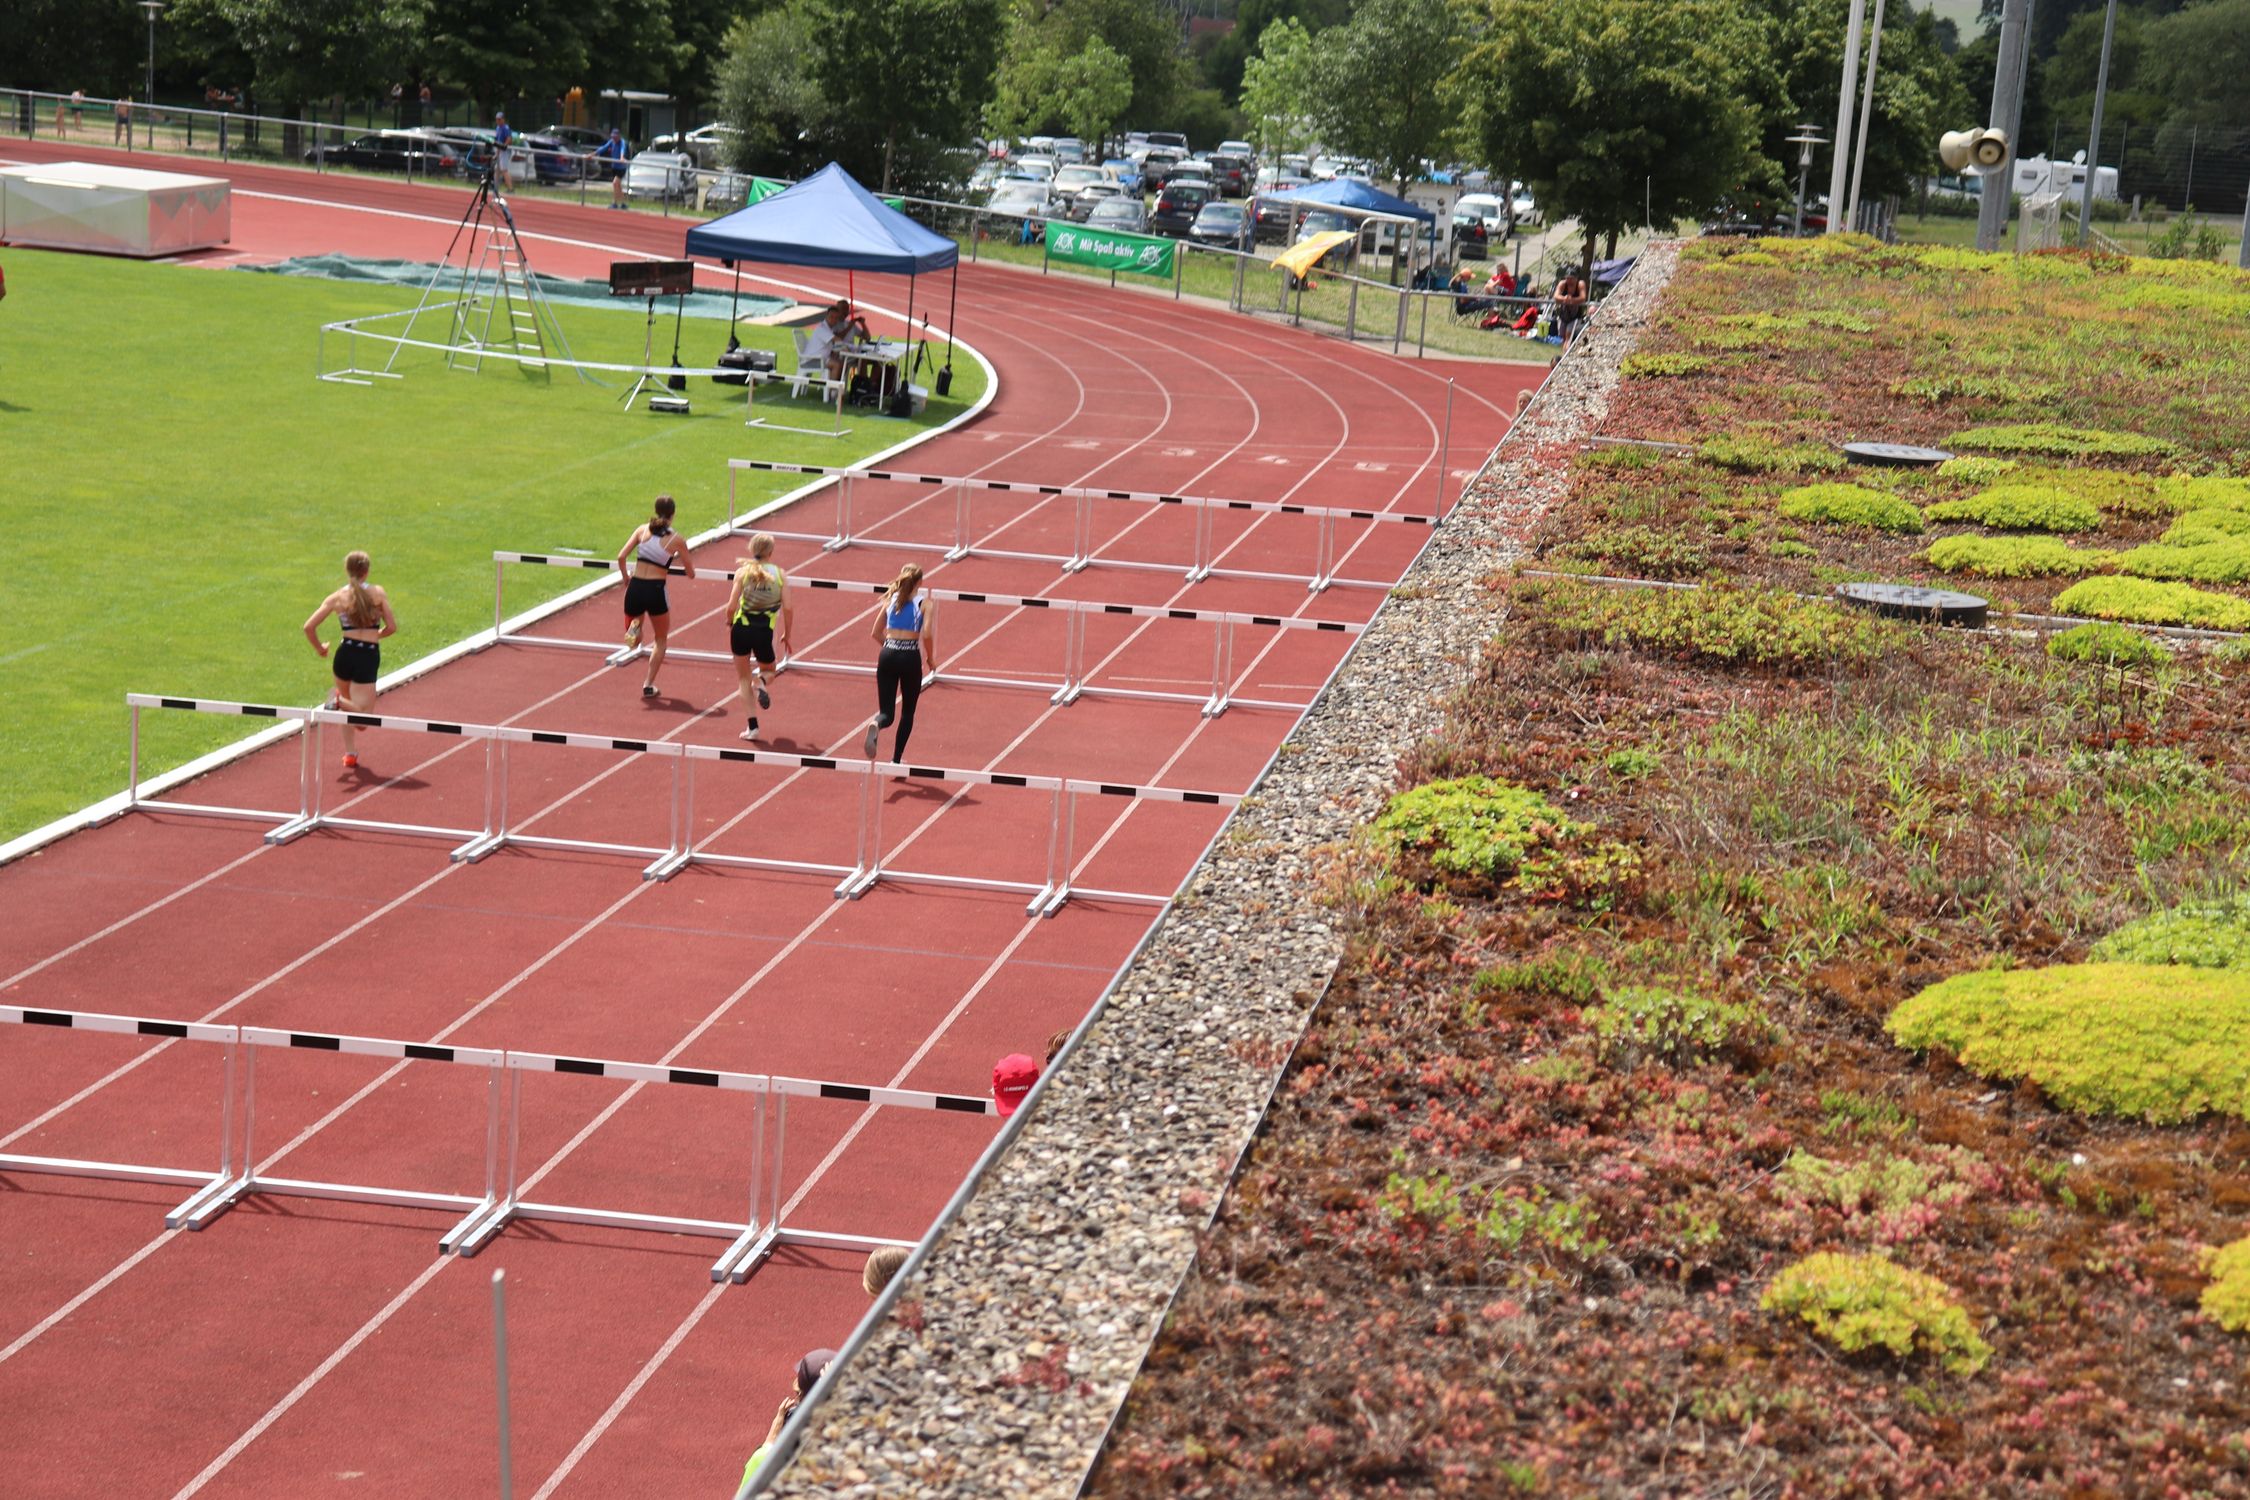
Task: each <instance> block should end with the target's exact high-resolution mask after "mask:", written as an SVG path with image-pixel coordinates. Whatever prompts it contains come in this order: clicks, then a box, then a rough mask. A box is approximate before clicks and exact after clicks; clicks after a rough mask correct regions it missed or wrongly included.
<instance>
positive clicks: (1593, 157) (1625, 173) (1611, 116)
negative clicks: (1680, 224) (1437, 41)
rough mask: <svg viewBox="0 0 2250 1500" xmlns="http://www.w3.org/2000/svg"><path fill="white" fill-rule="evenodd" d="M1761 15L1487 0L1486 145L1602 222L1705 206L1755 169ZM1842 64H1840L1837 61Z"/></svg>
mask: <svg viewBox="0 0 2250 1500" xmlns="http://www.w3.org/2000/svg"><path fill="white" fill-rule="evenodd" d="M1766 45H1767V37H1766V35H1765V28H1764V27H1763V26H1761V25H1760V24H1759V23H1758V21H1757V20H1755V19H1754V18H1753V17H1752V16H1751V15H1750V14H1749V13H1748V12H1747V11H1746V10H1745V9H1744V8H1743V6H1742V5H1741V4H1740V3H1738V0H1492V11H1491V25H1490V27H1489V29H1488V31H1487V34H1486V36H1485V38H1484V40H1483V41H1482V42H1481V43H1480V44H1479V45H1478V46H1477V47H1476V48H1475V50H1474V51H1473V52H1472V53H1471V55H1470V59H1469V62H1468V64H1467V66H1466V77H1467V80H1468V81H1469V82H1470V83H1471V84H1472V85H1473V87H1475V88H1476V89H1478V90H1481V91H1482V92H1483V94H1484V108H1483V109H1482V110H1480V112H1479V115H1478V122H1477V123H1478V126H1479V130H1480V134H1481V136H1482V144H1483V146H1484V150H1485V156H1486V159H1487V160H1489V161H1494V162H1506V163H1508V164H1509V170H1511V171H1512V172H1514V173H1516V174H1517V175H1519V176H1521V177H1522V178H1523V179H1524V180H1525V181H1527V182H1529V183H1530V184H1531V186H1532V189H1533V191H1535V192H1536V193H1537V194H1538V195H1539V197H1540V198H1541V199H1542V200H1543V201H1544V203H1545V205H1546V208H1547V212H1548V213H1549V214H1550V215H1558V214H1568V215H1571V216H1574V217H1575V218H1577V220H1578V221H1579V223H1580V224H1581V225H1582V226H1583V227H1584V228H1585V230H1586V251H1585V263H1586V264H1587V265H1588V266H1590V265H1591V263H1592V261H1593V256H1594V242H1595V239H1596V237H1597V236H1599V235H1614V234H1617V233H1619V232H1621V231H1623V230H1627V229H1630V228H1632V227H1633V226H1635V225H1638V224H1644V223H1651V222H1653V223H1655V224H1670V223H1673V222H1674V221H1676V220H1678V219H1680V218H1683V217H1687V216H1691V215H1693V216H1701V215H1703V214H1705V213H1708V212H1710V210H1711V209H1712V207H1713V206H1714V205H1716V204H1717V203H1719V202H1720V201H1722V200H1723V199H1724V198H1725V196H1726V194H1727V192H1728V191H1729V190H1730V189H1731V188H1733V187H1734V186H1735V185H1736V184H1738V183H1739V182H1741V181H1742V180H1743V178H1744V177H1745V176H1746V175H1748V174H1749V173H1750V172H1751V170H1752V169H1753V164H1754V157H1755V155H1756V142H1757V133H1758V123H1759V122H1758V115H1757V112H1756V110H1755V109H1754V108H1753V107H1752V104H1751V102H1750V101H1751V100H1752V99H1753V98H1754V97H1757V96H1759V95H1760V94H1768V95H1770V93H1771V85H1770V84H1769V83H1767V82H1766V81H1764V80H1763V79H1762V77H1761V72H1762V70H1763V69H1764V68H1765V64H1764V63H1763V61H1762V59H1763V57H1764V49H1765V47H1766ZM1839 66H1840V65H1839Z"/></svg>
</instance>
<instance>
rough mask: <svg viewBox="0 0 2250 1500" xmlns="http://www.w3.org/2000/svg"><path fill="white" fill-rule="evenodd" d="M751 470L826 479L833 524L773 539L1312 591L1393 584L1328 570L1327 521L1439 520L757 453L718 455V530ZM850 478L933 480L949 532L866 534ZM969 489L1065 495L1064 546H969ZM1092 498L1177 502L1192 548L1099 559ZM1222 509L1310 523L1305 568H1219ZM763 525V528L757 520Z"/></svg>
mask: <svg viewBox="0 0 2250 1500" xmlns="http://www.w3.org/2000/svg"><path fill="white" fill-rule="evenodd" d="M744 471H751V472H757V473H766V474H807V475H812V476H815V477H825V478H829V479H833V480H835V481H836V484H835V486H834V489H835V491H836V523H835V530H834V531H832V532H829V533H827V534H825V535H823V534H821V533H818V532H802V531H775V532H774V533H773V534H774V535H775V536H777V537H787V538H789V539H790V540H792V541H801V542H817V543H819V544H820V547H821V548H822V550H823V551H828V552H837V551H841V550H842V549H844V548H846V547H854V546H859V547H888V548H894V549H900V550H904V551H909V552H928V551H933V550H935V551H939V552H941V553H942V555H943V556H944V558H945V560H946V561H948V562H954V561H957V560H959V559H961V558H964V557H995V558H1004V559H1008V560H1010V561H1016V562H1046V563H1056V564H1059V565H1060V566H1061V567H1062V569H1063V571H1064V572H1066V573H1076V572H1081V571H1083V570H1084V569H1086V568H1090V567H1102V568H1138V569H1143V570H1146V571H1150V572H1158V573H1180V574H1181V576H1182V577H1184V578H1185V579H1186V580H1187V581H1188V582H1189V583H1199V582H1201V581H1202V580H1204V579H1206V578H1248V579H1258V580H1262V581H1265V582H1271V583H1298V584H1303V585H1304V586H1305V587H1306V589H1307V590H1308V591H1309V592H1312V593H1316V594H1317V593H1320V592H1322V591H1323V590H1325V589H1330V588H1357V589H1381V590H1383V591H1385V592H1388V591H1389V590H1390V589H1392V588H1393V587H1395V586H1396V581H1395V580H1390V579H1378V578H1346V577H1341V576H1339V575H1338V574H1337V572H1336V568H1337V566H1338V559H1337V556H1336V526H1337V523H1338V522H1341V521H1356V522H1362V523H1366V524H1370V525H1394V526H1420V527H1432V528H1434V527H1435V526H1437V525H1438V524H1439V522H1440V521H1441V520H1442V519H1443V518H1442V517H1440V516H1435V515H1417V514H1413V513H1411V512H1407V511H1392V510H1370V509H1364V508H1357V507H1343V506H1332V505H1300V504H1295V503H1291V502H1288V501H1281V500H1226V499H1220V498H1216V497H1212V496H1201V495H1170V494H1163V493H1160V492H1156V491H1143V490H1112V489H1099V488H1088V487H1080V486H1075V485H1062V484H1033V483H1028V482H1025V481H1022V480H1008V479H972V478H969V477H967V476H965V475H946V474H913V473H907V472H904V471H902V470H897V469H869V468H861V467H857V466H850V465H822V464H789V463H777V462H773V461H770V460H766V459H755V458H730V459H728V460H727V528H728V530H730V531H740V530H741V529H742V528H741V527H739V526H738V525H736V523H735V519H734V518H735V514H736V509H737V507H736V499H735V485H736V475H738V474H740V473H742V472H744ZM859 479H869V480H880V481H884V482H887V483H893V484H913V485H922V486H925V487H933V488H950V489H952V490H953V491H954V492H955V493H954V508H953V540H952V542H951V543H950V544H948V545H945V546H942V547H940V546H938V545H937V544H934V543H923V542H910V541H898V540H893V539H891V538H888V537H871V536H866V535H863V534H861V533H858V532H856V531H855V530H854V529H853V526H854V522H853V515H852V484H853V481H855V480H859ZM972 493H1002V494H1017V495H1030V496H1034V497H1036V498H1038V499H1041V500H1069V501H1072V502H1074V508H1073V512H1072V519H1071V550H1070V551H1069V553H1067V554H1063V553H1053V552H1019V551H1014V550H1011V549H1007V548H1000V547H986V546H982V545H979V544H978V543H977V542H975V541H974V540H972V538H971V537H970V534H969V533H970V525H969V496H970V495H971V494H972ZM1096 501H1126V502H1133V503H1139V504H1144V505H1172V506H1179V507H1182V508H1184V509H1187V510H1189V511H1191V512H1193V513H1194V516H1195V531H1194V556H1193V558H1192V559H1191V560H1190V561H1189V562H1188V564H1187V565H1186V568H1185V570H1184V571H1183V570H1182V568H1181V567H1180V565H1178V564H1175V563H1159V562H1145V561H1141V560H1138V559H1131V558H1109V557H1102V556H1099V555H1098V550H1099V549H1098V548H1097V547H1096V546H1095V543H1094V521H1093V507H1094V503H1095V502H1096ZM1222 511H1234V512H1237V513H1243V514H1254V515H1283V516H1306V517H1310V518H1311V519H1313V520H1314V521H1315V522H1317V523H1318V525H1317V529H1316V530H1315V532H1314V538H1313V571H1312V572H1310V573H1273V572H1267V571H1264V570H1261V569H1255V568H1229V567H1222V566H1220V565H1219V563H1218V559H1217V555H1216V547H1217V538H1216V527H1215V525H1214V523H1213V517H1214V516H1216V515H1217V514H1218V513H1220V512H1222ZM765 529H769V530H770V529H771V528H765Z"/></svg>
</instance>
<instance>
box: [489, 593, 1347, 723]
mask: <svg viewBox="0 0 2250 1500" xmlns="http://www.w3.org/2000/svg"><path fill="white" fill-rule="evenodd" d="M492 564H493V567H492V573H493V580H492V638H493V640H494V641H495V642H498V641H509V642H512V643H514V644H516V645H523V646H553V647H558V648H561V649H563V650H569V651H598V652H601V653H603V654H604V657H605V659H606V660H608V661H609V663H610V664H611V665H613V666H618V665H623V664H625V663H626V662H629V661H632V660H633V659H635V658H636V657H637V656H639V655H640V654H641V653H642V652H644V651H646V650H647V647H646V646H643V647H640V648H638V649H631V648H619V647H616V646H612V645H610V644H608V643H607V642H605V641H589V640H581V639H576V638H572V637H566V636H537V635H511V634H508V633H506V628H505V624H504V622H505V619H506V606H505V604H504V602H503V600H504V597H505V593H506V587H507V583H506V579H507V570H508V569H509V568H510V567H511V566H527V567H542V568H584V569H591V570H595V571H600V570H603V569H606V568H610V567H614V566H615V564H613V563H607V562H602V561H599V560H597V559H594V558H588V557H570V556H560V555H556V554H553V553H545V552H495V553H493V554H492ZM670 571H671V572H672V573H673V574H674V575H675V576H677V575H678V574H680V572H681V571H682V570H681V569H679V568H673V569H671V570H670ZM712 576H714V577H725V578H729V579H731V578H732V577H733V576H734V575H733V574H732V573H720V572H716V571H714V573H713V575H712ZM789 586H790V587H791V588H801V589H814V590H823V591H833V592H837V593H846V594H850V593H864V594H867V595H868V596H870V597H874V596H877V595H880V594H882V593H883V592H884V590H885V588H887V587H888V585H885V584H880V583H855V582H848V581H845V580H840V579H834V578H794V577H793V578H791V579H790V580H789ZM922 592H923V594H925V595H926V596H927V597H929V598H931V599H936V600H939V601H946V600H953V601H957V602H960V603H964V604H989V605H996V606H999V607H1001V608H1006V609H1043V610H1047V611H1050V612H1052V613H1055V614H1062V615H1067V616H1069V617H1070V618H1069V619H1068V621H1067V622H1066V624H1065V625H1064V629H1063V663H1062V680H1061V682H1060V683H1059V684H1057V683H1055V682H1051V681H1041V680H1038V679H1035V678H1026V677H999V676H994V675H991V674H987V673H975V672H944V673H939V672H931V673H929V674H928V675H926V676H925V677H924V678H923V679H922V682H923V685H924V686H928V685H929V684H931V683H934V682H938V681H940V680H943V681H946V682H959V683H968V684H971V685H973V686H977V687H997V688H1015V689H1023V690H1027V691H1031V692H1038V693H1045V694H1046V695H1047V698H1048V701H1049V702H1051V703H1055V704H1069V703H1074V702H1076V701H1077V700H1078V699H1079V698H1080V697H1083V696H1087V695H1092V696H1095V697H1109V698H1136V699H1144V700H1148V701H1151V702H1169V703H1193V704H1195V705H1197V707H1198V709H1199V711H1200V712H1201V713H1202V715H1203V717H1205V718H1209V719H1215V718H1217V717H1218V716H1219V715H1221V714H1223V713H1225V712H1226V711H1227V710H1228V709H1229V708H1262V709H1272V710H1275V711H1277V712H1282V713H1302V712H1304V710H1305V709H1306V707H1307V706H1308V704H1306V703H1298V702H1291V701H1287V700H1283V699H1269V698H1245V697H1241V696H1238V695H1237V694H1235V692H1234V691H1233V687H1234V632H1235V631H1236V630H1237V629H1238V628H1240V627H1245V626H1249V627H1260V628H1265V629H1272V630H1309V631H1315V632H1319V633H1324V634H1336V635H1358V634H1360V633H1361V632H1362V631H1364V630H1365V629H1366V628H1367V627H1366V626H1365V625H1363V624H1361V623H1359V622H1357V621H1346V620H1314V619H1306V618H1303V617H1300V616H1296V615H1274V614H1256V613H1250V612H1246V611H1241V610H1222V609H1187V608H1182V607H1180V606H1177V605H1166V604H1107V603H1103V602H1101V601H1099V600H1092V599H1050V598H1046V597H1043V596H1041V595H1037V594H1000V593H993V592H990V591H984V590H973V589H941V588H931V587H927V586H925V587H924V588H923V590H922ZM1088 615H1127V616H1135V617H1138V618H1143V619H1156V620H1183V621H1195V620H1200V621H1206V622H1209V623H1210V624H1212V625H1214V626H1216V627H1217V629H1216V631H1215V633H1214V636H1213V639H1212V643H1211V687H1210V690H1209V691H1208V692H1204V693H1182V692H1167V691H1165V690H1163V689H1161V688H1126V687H1112V686H1110V685H1108V684H1104V683H1094V682H1089V681H1087V679H1086V616H1088ZM666 655H667V656H672V657H679V658H682V659H685V660H688V661H711V662H726V663H731V662H732V661H733V660H734V657H733V656H732V655H731V654H729V653H727V652H724V651H698V650H693V649H690V648H686V647H680V646H672V647H668V648H667V650H666ZM777 670H784V671H789V670H794V671H803V672H849V673H855V674H859V675H863V676H871V675H873V673H874V670H875V669H874V668H873V667H871V666H867V665H864V664H862V663H858V662H828V661H808V660H806V659H805V658H803V657H784V658H783V659H782V660H781V661H780V662H779V663H778V664H777Z"/></svg>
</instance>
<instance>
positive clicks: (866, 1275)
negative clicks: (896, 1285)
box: [859, 1245, 907, 1297]
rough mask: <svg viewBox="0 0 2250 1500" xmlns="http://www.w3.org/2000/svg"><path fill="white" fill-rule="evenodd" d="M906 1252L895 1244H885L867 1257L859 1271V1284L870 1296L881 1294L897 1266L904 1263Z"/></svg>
mask: <svg viewBox="0 0 2250 1500" xmlns="http://www.w3.org/2000/svg"><path fill="white" fill-rule="evenodd" d="M906 1254H907V1252H906V1251H905V1250H903V1249H901V1248H900V1247H899V1246H897V1245H885V1246H884V1247H883V1248H882V1249H880V1250H877V1251H876V1252H875V1253H874V1254H872V1255H870V1256H868V1257H867V1265H866V1267H865V1269H863V1270H862V1271H861V1272H860V1273H859V1284H860V1286H861V1287H862V1288H863V1289H865V1291H866V1292H867V1295H868V1296H870V1297H880V1296H882V1295H883V1288H884V1287H887V1286H889V1285H890V1284H891V1278H892V1277H894V1276H896V1275H897V1274H898V1268H899V1267H900V1266H903V1265H905V1264H906Z"/></svg>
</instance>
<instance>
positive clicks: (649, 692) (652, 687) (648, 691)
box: [641, 682, 656, 698]
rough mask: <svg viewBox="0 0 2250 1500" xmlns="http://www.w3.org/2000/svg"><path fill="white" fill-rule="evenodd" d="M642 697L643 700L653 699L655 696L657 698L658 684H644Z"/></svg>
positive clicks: (642, 685)
mask: <svg viewBox="0 0 2250 1500" xmlns="http://www.w3.org/2000/svg"><path fill="white" fill-rule="evenodd" d="M641 696H642V697H643V698H653V697H655V696H656V684H655V683H653V682H644V683H642V684H641Z"/></svg>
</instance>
